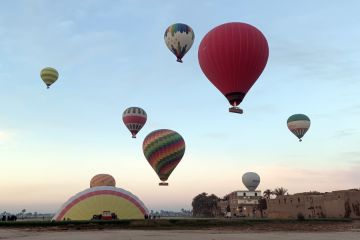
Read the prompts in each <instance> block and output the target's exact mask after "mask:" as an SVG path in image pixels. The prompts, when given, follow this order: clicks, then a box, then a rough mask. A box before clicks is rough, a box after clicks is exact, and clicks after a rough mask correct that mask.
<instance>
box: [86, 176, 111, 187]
mask: <svg viewBox="0 0 360 240" xmlns="http://www.w3.org/2000/svg"><path fill="white" fill-rule="evenodd" d="M115 184H116V182H115V179H114V178H113V176H111V175H109V174H103V173H102V174H97V175H95V176H94V177H93V178H92V179H91V181H90V187H91V188H92V187H101V186H109V187H115Z"/></svg>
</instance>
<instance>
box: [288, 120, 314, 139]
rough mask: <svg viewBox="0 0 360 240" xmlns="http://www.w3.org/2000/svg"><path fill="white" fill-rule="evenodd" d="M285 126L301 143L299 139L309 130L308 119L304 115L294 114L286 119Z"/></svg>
mask: <svg viewBox="0 0 360 240" xmlns="http://www.w3.org/2000/svg"><path fill="white" fill-rule="evenodd" d="M287 126H288V128H289V130H290V131H291V132H292V133H293V134H294V135H295V136H296V137H297V138H299V141H300V142H301V141H302V139H301V138H302V137H303V136H304V135H305V133H306V132H307V131H308V130H309V128H310V118H309V117H308V116H306V115H305V114H294V115H292V116H290V117H289V118H288V120H287Z"/></svg>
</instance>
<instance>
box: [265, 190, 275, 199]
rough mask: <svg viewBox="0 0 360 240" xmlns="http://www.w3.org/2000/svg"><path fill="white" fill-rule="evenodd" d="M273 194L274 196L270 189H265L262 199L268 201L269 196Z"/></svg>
mask: <svg viewBox="0 0 360 240" xmlns="http://www.w3.org/2000/svg"><path fill="white" fill-rule="evenodd" d="M273 194H274V192H273V191H271V190H270V189H266V190H265V191H264V198H266V199H270V197H271V195H273Z"/></svg>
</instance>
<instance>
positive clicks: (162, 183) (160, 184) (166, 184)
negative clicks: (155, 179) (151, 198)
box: [159, 182, 169, 186]
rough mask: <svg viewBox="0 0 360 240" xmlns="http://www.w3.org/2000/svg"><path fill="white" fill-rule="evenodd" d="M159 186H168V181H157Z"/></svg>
mask: <svg viewBox="0 0 360 240" xmlns="http://www.w3.org/2000/svg"><path fill="white" fill-rule="evenodd" d="M159 186H169V183H167V182H161V183H159Z"/></svg>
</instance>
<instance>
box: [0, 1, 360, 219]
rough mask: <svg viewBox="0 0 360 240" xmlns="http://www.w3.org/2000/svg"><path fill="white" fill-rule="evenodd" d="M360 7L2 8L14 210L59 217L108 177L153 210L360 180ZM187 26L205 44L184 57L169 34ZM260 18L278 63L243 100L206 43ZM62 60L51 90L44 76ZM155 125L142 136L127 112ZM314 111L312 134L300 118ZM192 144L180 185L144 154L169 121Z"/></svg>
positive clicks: (5, 167) (5, 129) (4, 174)
mask: <svg viewBox="0 0 360 240" xmlns="http://www.w3.org/2000/svg"><path fill="white" fill-rule="evenodd" d="M359 8H360V3H359V1H357V0H354V1H350V0H349V1H343V2H342V1H335V0H319V1H313V0H303V1H287V0H278V1H272V2H270V1H267V0H263V1H256V0H252V1H250V0H249V1H244V0H243V1H240V0H232V1H231V0H222V1H220V0H219V1H215V0H214V1H205V0H204V1H201V0H199V1H192V0H185V1H169V0H159V1H140V0H133V1H130V0H127V1H125V0H122V1H120V0H119V1H115V0H84V1H72V0H61V1H60V0H32V1H26V0H23V1H20V0H11V1H10V0H7V1H6V0H5V1H1V7H0V170H1V174H0V189H1V197H0V212H3V211H10V212H19V211H21V209H24V208H25V209H26V210H27V211H37V212H56V211H57V210H58V209H59V208H60V206H61V204H62V203H64V202H65V201H66V200H67V199H68V198H70V197H71V196H73V195H74V194H76V193H77V192H79V191H82V190H84V189H85V188H87V187H89V181H90V179H91V178H92V177H93V176H94V175H95V174H98V173H108V174H111V175H112V176H114V178H115V179H116V181H117V186H118V187H121V188H124V189H126V190H128V191H130V192H132V193H133V194H135V195H137V196H138V197H139V198H140V199H141V200H142V201H143V202H144V203H145V205H146V206H147V207H148V208H149V209H155V210H158V209H166V210H180V209H181V208H185V209H191V201H192V199H193V197H195V196H196V195H197V194H199V193H202V192H206V193H209V194H211V193H214V194H215V195H217V196H219V197H223V196H224V195H225V194H227V193H230V192H232V191H235V190H240V189H244V188H245V187H244V186H243V184H242V181H241V177H242V175H243V174H244V173H245V172H248V171H254V172H257V173H258V174H259V175H260V177H261V182H260V185H259V187H258V189H259V190H262V191H263V190H266V189H274V188H276V187H285V188H286V189H288V190H289V193H297V192H304V191H310V190H312V191H314V190H317V191H333V190H340V189H350V188H359V187H360V186H359V171H360V150H359V145H358V144H359V142H360V127H359V122H360V97H359V90H360V81H359V80H360V77H359V74H358V72H359V69H360V58H359V55H360V47H359V42H360V31H359V22H360V15H359V14H358V9H359ZM176 22H182V23H186V24H188V25H189V26H191V27H192V28H193V30H194V32H195V42H194V44H193V46H192V48H191V49H190V51H189V52H188V53H187V55H186V56H185V57H184V58H183V60H184V63H182V64H180V63H178V62H176V58H175V56H174V55H172V53H171V52H170V51H169V50H168V49H167V47H166V45H165V42H164V39H163V37H164V32H165V29H166V28H167V27H168V26H169V25H171V24H173V23H176ZM226 22H246V23H249V24H251V25H254V26H256V27H257V28H258V29H259V30H261V31H262V33H263V34H264V35H265V37H266V38H267V41H268V44H269V51H270V53H269V60H268V63H267V65H266V68H265V70H264V71H263V73H262V75H261V76H260V77H259V79H258V81H257V82H256V83H255V85H254V86H253V87H252V88H251V90H250V91H249V92H248V94H247V95H246V97H245V99H244V100H243V102H242V103H241V108H242V109H244V114H242V115H238V114H232V113H229V112H228V107H229V106H228V102H227V100H226V98H225V97H224V96H223V95H222V94H221V93H220V92H219V91H218V90H217V89H216V88H215V87H214V86H213V85H212V84H211V83H210V82H209V81H208V80H207V78H206V77H205V75H204V74H203V73H202V71H201V69H200V66H199V63H198V58H197V52H198V46H199V44H200V42H201V39H202V38H203V37H204V35H205V34H206V33H207V32H208V31H210V30H211V29H212V28H214V27H216V26H218V25H220V24H223V23H226ZM47 66H52V67H55V68H56V69H57V70H58V71H59V74H60V77H59V79H58V81H57V82H56V83H55V84H54V85H52V87H51V88H50V89H49V90H47V89H46V86H45V85H44V83H43V82H42V81H41V79H40V76H39V74H40V70H41V69H42V68H44V67H47ZM131 106H139V107H142V108H143V109H144V110H145V111H146V112H147V116H148V121H147V123H146V125H145V126H144V128H143V129H142V130H141V131H140V133H139V134H138V138H137V139H132V138H131V134H130V132H129V131H128V130H127V129H126V127H125V126H124V124H123V122H122V112H123V111H124V110H125V109H126V108H127V107H131ZM295 113H304V114H306V115H307V116H309V117H310V119H311V127H310V129H309V131H308V132H307V134H306V135H305V137H304V139H303V142H301V143H299V142H298V140H297V138H296V137H295V136H294V135H293V134H292V133H291V132H290V131H289V130H288V129H287V126H286V120H287V118H288V117H289V116H290V115H292V114H295ZM162 128H167V129H172V130H175V131H177V132H178V133H180V134H181V135H182V136H183V138H184V139H185V142H186V152H185V155H184V157H183V159H182V161H181V162H180V164H179V165H178V166H177V168H176V169H175V170H174V172H173V173H172V175H171V176H170V178H169V180H168V182H169V186H168V187H159V186H158V182H159V179H158V177H157V175H156V174H155V172H154V171H153V170H152V168H151V167H150V165H149V164H148V163H147V161H146V159H145V157H144V155H143V152H142V141H143V139H144V138H145V137H146V135H147V134H148V133H150V132H151V131H153V130H156V129H162Z"/></svg>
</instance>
